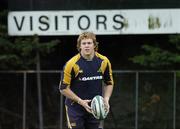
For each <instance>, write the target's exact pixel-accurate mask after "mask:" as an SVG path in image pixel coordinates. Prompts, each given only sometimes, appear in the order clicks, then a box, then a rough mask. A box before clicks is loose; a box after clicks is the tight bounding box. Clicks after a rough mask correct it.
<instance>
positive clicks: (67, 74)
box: [59, 62, 73, 90]
mask: <svg viewBox="0 0 180 129" xmlns="http://www.w3.org/2000/svg"><path fill="white" fill-rule="evenodd" d="M72 74H73V66H72V64H71V63H69V62H67V63H66V65H65V66H64V69H63V72H62V73H61V81H60V85H59V89H60V90H62V89H66V88H67V87H69V86H70V85H71V79H72Z"/></svg>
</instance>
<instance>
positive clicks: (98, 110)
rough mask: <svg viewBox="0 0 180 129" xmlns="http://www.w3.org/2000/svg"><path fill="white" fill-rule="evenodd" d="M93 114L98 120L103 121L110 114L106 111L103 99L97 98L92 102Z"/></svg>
mask: <svg viewBox="0 0 180 129" xmlns="http://www.w3.org/2000/svg"><path fill="white" fill-rule="evenodd" d="M91 110H92V114H93V116H94V117H95V118H96V119H99V120H103V119H105V118H106V116H107V114H108V112H107V111H106V109H105V106H104V101H103V97H102V96H100V95H97V96H95V97H94V98H93V99H92V101H91Z"/></svg>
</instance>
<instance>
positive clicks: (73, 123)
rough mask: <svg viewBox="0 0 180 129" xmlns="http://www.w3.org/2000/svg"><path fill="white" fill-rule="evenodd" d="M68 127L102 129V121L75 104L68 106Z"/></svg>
mask: <svg viewBox="0 0 180 129" xmlns="http://www.w3.org/2000/svg"><path fill="white" fill-rule="evenodd" d="M66 116H67V125H68V128H70V129H101V128H102V127H100V121H99V120H97V119H95V118H94V116H93V115H92V114H90V113H88V112H87V111H86V110H85V109H84V108H83V107H81V106H80V105H78V104H76V103H74V104H73V105H71V106H66Z"/></svg>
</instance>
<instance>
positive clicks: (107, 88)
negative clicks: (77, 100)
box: [103, 85, 113, 101]
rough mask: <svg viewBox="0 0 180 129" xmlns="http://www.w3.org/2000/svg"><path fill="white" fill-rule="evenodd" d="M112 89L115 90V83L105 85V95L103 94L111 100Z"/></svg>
mask: <svg viewBox="0 0 180 129" xmlns="http://www.w3.org/2000/svg"><path fill="white" fill-rule="evenodd" d="M112 91H113V85H107V86H104V95H103V97H104V99H106V100H108V101H109V99H110V97H111V95H112Z"/></svg>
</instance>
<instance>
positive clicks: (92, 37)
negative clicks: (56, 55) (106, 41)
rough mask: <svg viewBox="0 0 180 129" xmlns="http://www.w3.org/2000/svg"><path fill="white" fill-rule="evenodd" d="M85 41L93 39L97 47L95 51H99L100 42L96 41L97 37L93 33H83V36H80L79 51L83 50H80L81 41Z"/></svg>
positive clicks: (78, 40) (78, 41)
mask: <svg viewBox="0 0 180 129" xmlns="http://www.w3.org/2000/svg"><path fill="white" fill-rule="evenodd" d="M83 39H92V40H93V43H94V46H95V48H94V49H95V51H97V50H98V44H99V43H98V42H97V41H96V35H95V34H94V33H92V32H83V33H82V34H80V35H79V37H78V39H77V45H76V47H77V50H78V51H79V52H80V51H81V49H80V45H81V41H82V40H83Z"/></svg>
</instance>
